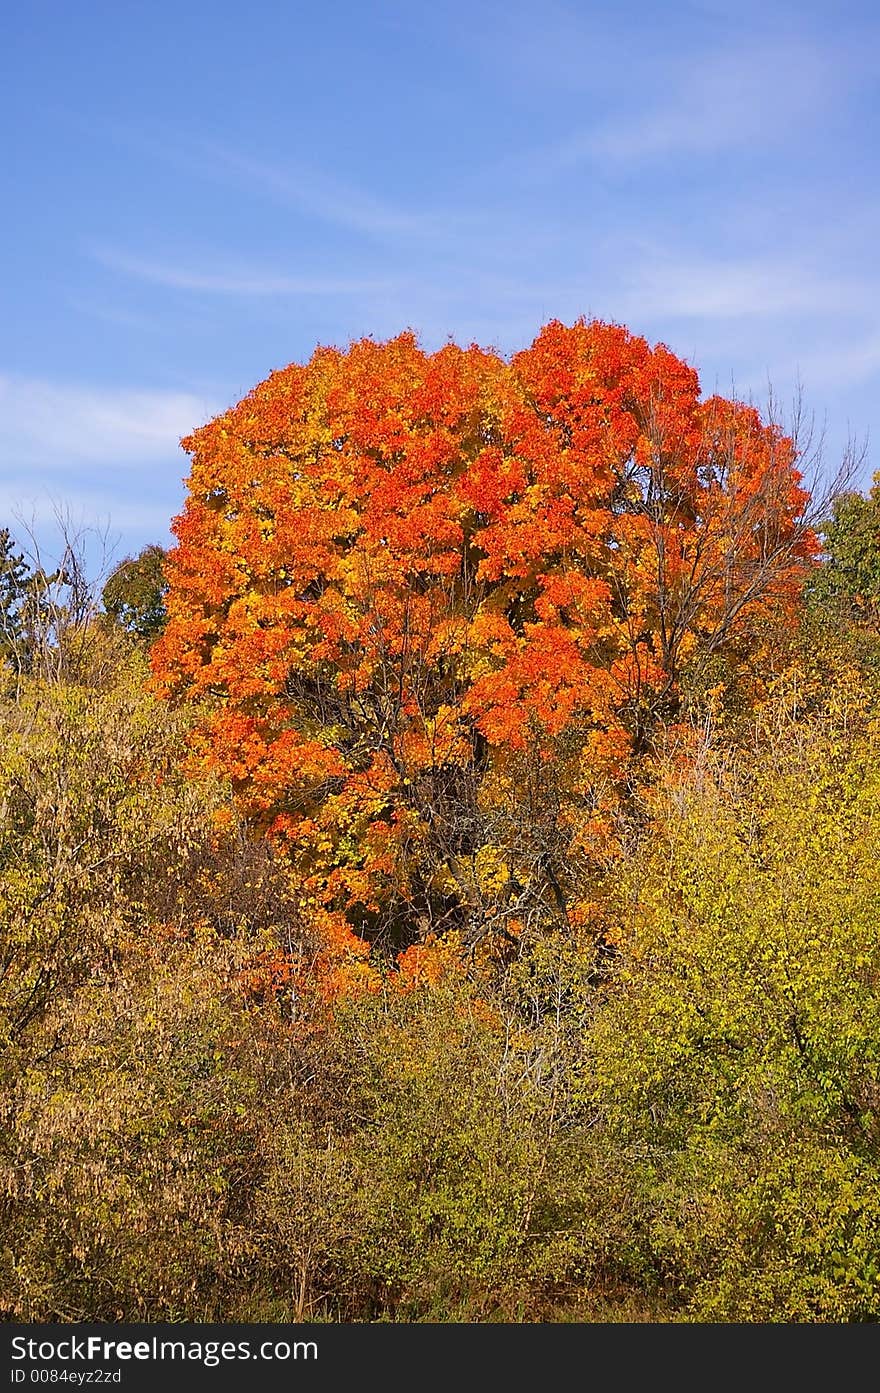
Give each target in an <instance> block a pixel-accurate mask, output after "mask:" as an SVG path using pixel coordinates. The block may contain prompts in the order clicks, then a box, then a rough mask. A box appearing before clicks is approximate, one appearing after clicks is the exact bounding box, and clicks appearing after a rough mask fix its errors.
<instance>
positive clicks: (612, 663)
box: [153, 321, 817, 958]
mask: <svg viewBox="0 0 880 1393" xmlns="http://www.w3.org/2000/svg"><path fill="white" fill-rule="evenodd" d="M184 444H185V447H186V448H187V450H188V451H189V452H190V453H191V455H192V460H193V464H192V473H191V476H190V479H189V495H188V498H187V501H186V506H185V509H184V512H183V515H182V516H181V517H180V518H178V519H177V521H176V523H175V531H176V535H177V538H178V545H177V547H176V549H175V550H173V551H172V552H171V554H170V557H169V558H168V562H167V567H166V572H167V577H168V581H169V591H168V595H167V600H166V604H167V611H168V625H167V629H166V631H165V633H164V635H163V636H162V638H161V639H160V640H159V642H158V644H157V645H156V647H155V649H154V654H153V669H154V677H155V681H156V683H157V686H158V689H159V690H160V691H161V692H162V693H163V694H164V695H167V696H178V697H179V696H188V697H207V698H208V699H209V700H208V703H207V708H208V709H209V711H210V715H209V716H208V717H207V718H206V720H205V722H203V724H202V727H201V744H200V746H199V747H198V748H199V750H200V752H201V756H202V757H203V759H204V761H205V762H206V764H207V765H209V766H211V767H213V768H214V769H215V770H217V771H218V772H220V773H222V774H224V775H227V776H230V777H231V779H232V781H233V786H234V788H235V790H236V792H237V794H238V797H239V800H240V805H241V807H242V808H243V809H244V810H245V812H246V813H247V814H248V815H249V816H251V817H252V818H254V819H256V820H257V822H258V823H260V824H261V825H263V826H265V827H266V828H267V829H268V830H269V831H270V833H271V834H272V835H273V836H274V837H275V838H277V839H279V840H281V841H283V842H284V843H285V844H286V845H287V846H288V847H289V849H290V851H291V853H292V861H293V864H295V866H296V867H297V874H298V876H299V883H300V888H301V893H302V899H303V904H304V905H308V906H309V912H310V913H311V915H312V917H313V919H314V921H315V923H316V924H317V926H318V927H319V928H320V929H321V930H322V932H323V934H324V937H325V940H326V941H327V942H330V943H333V944H334V945H335V950H338V951H339V952H347V953H351V954H354V955H355V957H358V956H360V957H361V958H362V957H363V955H364V953H365V951H366V945H367V941H369V940H371V939H373V938H375V937H376V936H378V935H381V934H383V933H384V934H385V935H387V936H388V938H389V941H390V942H391V943H392V945H393V946H396V947H398V948H401V947H403V948H405V947H406V946H407V945H408V944H410V943H414V942H417V941H420V940H424V939H425V938H426V937H428V936H429V935H436V934H438V933H440V934H443V933H446V932H448V931H450V930H454V931H456V932H462V931H463V932H464V933H465V936H466V937H467V936H468V935H470V937H471V939H474V938H477V937H479V936H480V935H481V934H482V933H484V932H485V931H486V926H487V913H488V911H487V905H488V904H490V903H491V905H492V909H491V916H492V917H493V921H498V922H499V923H503V927H504V931H505V932H506V933H507V934H508V935H509V936H511V935H512V936H515V935H516V933H517V931H518V925H520V924H521V922H522V919H523V916H524V915H525V916H528V915H534V914H535V913H538V914H541V913H544V914H549V915H555V916H557V917H558V916H560V915H561V916H562V917H563V918H565V916H568V917H569V918H570V919H572V921H573V922H577V916H578V912H579V911H578V907H577V905H576V904H575V902H574V899H573V892H572V890H571V887H570V885H569V884H568V882H567V881H566V871H565V865H566V864H567V863H566V858H569V859H570V857H571V856H572V855H573V854H574V855H580V856H581V857H582V858H589V856H591V855H594V856H595V855H598V854H601V851H602V848H603V846H605V845H606V844H607V838H608V835H609V827H610V825H611V823H612V821H613V817H614V812H615V808H616V807H617V806H618V802H619V798H620V794H621V789H625V788H626V787H627V786H628V784H629V785H631V782H632V777H633V769H634V768H635V766H636V764H637V761H638V760H639V759H640V758H641V757H642V756H644V754H645V753H646V751H649V750H650V748H651V745H652V739H653V736H654V732H655V730H656V729H657V727H658V725H659V724H660V723H661V722H663V723H665V724H666V725H667V726H668V724H669V723H670V722H674V721H675V719H676V718H677V715H678V713H679V709H680V704H681V696H682V683H683V681H684V680H685V679H686V678H687V677H688V675H689V674H693V673H694V672H696V671H698V670H699V669H700V667H701V665H703V666H705V665H706V664H707V663H709V662H712V661H717V660H718V659H719V658H720V657H726V658H727V659H729V660H730V661H731V662H733V663H736V662H738V661H740V660H741V659H742V657H743V655H744V654H748V653H749V652H750V651H753V650H754V649H755V647H756V645H757V644H758V643H759V641H760V635H761V633H762V632H764V631H766V627H767V624H768V622H769V621H772V620H775V619H778V618H779V617H780V616H784V615H785V614H786V613H787V612H788V611H790V609H791V607H792V606H794V605H795V604H796V603H797V600H798V596H799V594H800V589H801V586H802V582H803V577H804V573H805V570H807V569H808V568H809V567H810V565H811V563H812V560H813V558H814V556H815V554H816V551H817V543H816V539H815V537H814V535H813V533H812V531H811V530H810V529H809V527H808V526H807V525H806V523H805V521H804V514H805V508H806V504H807V494H806V492H805V490H804V489H803V488H802V486H801V478H800V474H799V472H798V469H797V455H796V450H795V447H794V445H793V443H792V441H791V440H790V439H788V438H787V437H786V436H785V435H784V434H783V433H782V432H781V430H780V429H778V428H777V427H776V426H775V425H773V424H766V423H764V422H762V420H761V418H760V417H759V414H758V413H757V411H756V410H754V409H753V408H752V407H749V406H746V405H742V404H740V403H737V402H734V401H728V400H725V399H722V398H720V397H718V396H712V397H709V398H708V399H703V398H702V397H701V393H700V384H699V381H698V377H697V374H696V372H695V371H694V370H693V369H692V368H691V367H689V366H688V365H687V364H685V363H684V362H682V361H681V360H680V359H679V358H677V357H675V356H674V354H672V353H671V352H670V351H669V350H668V349H667V348H665V347H664V346H662V345H658V346H656V347H651V346H649V344H648V343H647V342H646V341H645V340H644V339H642V338H639V337H636V336H635V335H633V334H631V333H630V332H629V331H628V330H627V329H625V328H623V327H620V326H617V325H611V324H604V323H597V322H592V323H587V322H583V321H580V322H578V323H576V324H575V325H573V326H572V327H566V326H564V325H562V324H561V323H558V322H553V323H550V324H548V325H547V326H545V328H544V329H543V330H542V331H541V333H540V334H539V335H538V337H537V339H536V340H535V342H534V344H533V345H532V346H531V348H529V349H527V350H526V351H524V352H521V353H518V354H516V355H515V356H514V357H513V358H512V359H511V360H509V361H507V360H505V359H503V358H502V357H500V356H499V355H498V354H496V353H494V352H489V351H485V350H483V349H480V348H478V347H476V346H472V347H470V348H467V349H462V348H459V347H457V346H455V345H453V344H449V345H447V346H446V347H444V348H442V349H441V350H440V351H438V352H435V353H426V352H424V351H423V350H422V349H421V348H420V346H419V344H418V343H417V341H416V339H415V338H414V337H413V336H412V335H411V334H403V335H401V336H400V337H398V338H396V339H393V340H391V341H390V342H387V343H376V342H374V341H372V340H363V341H361V342H358V343H355V344H353V345H352V346H351V347H350V349H349V350H348V351H345V352H343V351H339V350H336V349H331V348H321V349H318V350H317V351H316V352H315V354H314V355H313V357H312V359H311V361H310V362H309V363H307V364H306V365H299V364H292V365H291V366H289V367H287V368H285V369H283V370H281V371H278V372H275V373H273V374H272V375H271V376H270V377H269V378H268V379H267V380H266V381H265V382H263V383H261V384H260V385H259V386H258V387H256V388H255V389H254V390H253V391H252V392H251V393H250V394H249V395H248V396H247V397H246V398H244V400H243V401H241V402H240V403H239V404H238V405H237V406H236V407H234V408H233V409H231V410H229V411H227V412H226V413H224V414H223V415H221V416H219V417H217V418H216V419H215V420H214V421H212V422H210V423H209V424H208V425H206V426H204V427H202V428H201V429H200V430H197V431H196V432H194V434H193V435H191V436H190V437H189V438H188V439H187V440H186V441H184ZM524 800H525V802H526V803H528V807H527V808H526V811H525V813H524V814H522V808H523V806H524ZM517 809H519V812H518V811H517ZM520 814H522V815H520ZM526 824H527V825H528V835H527V836H526V835H525V834H524V833H523V827H524V826H525V825H526ZM536 828H538V829H539V831H540V835H539V834H538V832H536V830H535V829H536ZM487 886H488V887H489V890H488V891H487ZM489 891H491V893H489ZM496 927H497V924H496Z"/></svg>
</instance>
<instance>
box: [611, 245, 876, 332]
mask: <svg viewBox="0 0 880 1393" xmlns="http://www.w3.org/2000/svg"><path fill="white" fill-rule="evenodd" d="M628 276H629V284H628V285H626V286H625V287H624V289H623V292H622V294H620V295H619V296H618V304H619V305H620V307H621V311H622V312H623V313H624V314H628V315H634V316H650V317H652V318H658V317H663V318H665V319H688V318H694V319H713V318H717V319H727V318H731V319H739V318H744V317H757V316H779V315H797V314H809V315H816V314H839V313H842V312H854V311H858V310H859V309H860V308H862V307H863V306H864V304H865V296H866V293H868V290H869V287H868V286H867V285H866V282H865V278H864V277H858V276H853V277H848V276H845V275H842V274H841V273H840V272H839V271H836V270H829V269H828V268H827V267H823V266H810V265H807V264H798V263H797V262H791V261H785V260H783V259H782V258H778V257H764V258H751V259H723V258H705V257H703V258H698V257H694V258H693V259H690V260H675V261H673V260H664V259H658V260H650V259H649V260H647V261H642V262H641V263H640V262H638V261H635V262H634V263H633V264H632V266H631V269H630V270H629V271H628Z"/></svg>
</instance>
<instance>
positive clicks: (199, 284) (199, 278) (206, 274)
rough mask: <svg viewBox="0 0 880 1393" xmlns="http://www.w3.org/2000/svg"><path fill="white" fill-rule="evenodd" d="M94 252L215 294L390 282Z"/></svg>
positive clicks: (158, 281)
mask: <svg viewBox="0 0 880 1393" xmlns="http://www.w3.org/2000/svg"><path fill="white" fill-rule="evenodd" d="M91 254H92V256H93V257H94V258H95V260H96V261H98V262H99V263H100V264H101V265H102V266H105V267H107V269H108V270H112V271H119V272H122V273H123V274H124V275H128V276H135V277H137V279H139V280H144V281H149V282H150V283H151V284H153V285H164V286H168V287H169V289H172V290H187V291H195V292H203V293H206V294H215V295H355V294H364V293H374V292H376V293H377V292H381V291H383V290H384V289H386V288H387V285H388V282H387V281H382V280H375V279H371V278H369V277H352V278H348V277H333V276H329V277H324V276H311V275H309V276H290V275H282V274H275V273H274V272H267V271H264V270H254V269H250V268H240V267H239V268H235V267H233V268H225V269H219V270H196V269H193V268H191V267H187V266H176V265H171V264H169V263H167V262H162V261H153V260H150V259H148V258H143V257H138V256H130V255H129V254H128V253H126V252H122V251H118V250H116V249H115V248H113V247H107V246H100V245H98V246H93V247H92V248H91Z"/></svg>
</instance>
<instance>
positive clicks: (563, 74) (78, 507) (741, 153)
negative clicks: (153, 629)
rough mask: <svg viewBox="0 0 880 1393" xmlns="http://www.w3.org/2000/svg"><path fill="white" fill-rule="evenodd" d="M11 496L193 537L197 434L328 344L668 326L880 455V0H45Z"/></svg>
mask: <svg viewBox="0 0 880 1393" xmlns="http://www.w3.org/2000/svg"><path fill="white" fill-rule="evenodd" d="M3 27H4V34H3V54H2V57H0V78H2V81H0V108H2V116H3V125H4V130H5V131H6V133H7V135H6V149H5V157H4V160H3V166H2V173H0V181H2V187H3V206H4V209H5V212H4V216H3V217H2V219H0V253H2V264H3V275H2V287H0V293H2V310H0V523H2V522H3V521H5V522H7V524H10V525H11V526H12V528H13V530H14V531H21V525H20V523H19V519H24V520H26V521H28V522H29V523H31V525H32V526H33V528H34V530H35V531H36V533H37V535H38V538H41V539H42V541H43V545H44V546H49V545H50V540H49V539H50V538H51V536H52V530H53V529H52V524H51V517H52V514H53V511H54V510H56V509H58V508H61V509H62V510H66V511H67V512H68V513H69V515H70V517H71V519H72V520H73V522H74V523H75V524H76V525H84V526H90V525H96V526H98V527H107V526H108V525H109V529H110V532H111V535H112V536H113V537H115V539H116V555H117V558H118V557H120V556H122V555H124V554H125V553H126V552H130V551H133V550H136V549H138V548H139V547H140V546H142V545H143V544H144V543H145V542H148V541H154V540H155V541H159V542H161V543H163V544H167V542H168V540H169V537H168V523H169V520H170V518H171V516H172V515H173V514H174V513H175V512H176V511H178V510H179V508H180V506H181V503H182V500H183V494H184V488H183V483H182V479H183V477H184V476H185V474H186V471H187V459H186V456H185V455H184V454H183V452H182V451H181V450H180V448H179V445H178V440H179V437H180V436H181V435H182V434H184V433H186V432H187V431H189V430H190V429H192V428H193V427H194V426H196V425H198V424H200V423H201V422H202V421H204V420H206V419H208V418H209V417H210V416H211V415H213V414H215V413H216V412H217V411H219V410H221V409H223V408H224V407H226V406H228V405H230V404H231V403H232V402H234V401H236V400H238V399H239V397H241V396H242V395H243V394H244V393H245V392H246V391H248V390H249V389H250V387H251V386H253V385H254V383H256V382H257V381H259V380H260V379H261V378H263V377H265V376H266V375H267V373H269V372H270V371H271V370H272V369H273V368H276V367H280V366H283V365H284V364H285V363H288V362H290V361H292V360H302V359H304V358H306V357H308V356H309V354H310V353H311V351H312V349H313V348H314V346H315V344H316V343H336V344H340V345H344V344H345V343H347V342H348V341H349V340H350V339H351V338H354V337H359V336H361V335H363V334H372V335H374V336H376V337H380V338H382V337H387V336H388V335H391V334H394V333H396V332H398V331H399V330H401V329H402V328H405V327H412V328H414V329H416V330H417V331H418V332H419V334H420V336H421V338H422V341H423V343H425V345H426V346H428V347H433V346H436V345H439V344H441V343H443V342H444V341H445V340H446V339H447V338H449V337H453V338H455V339H456V340H458V341H460V342H470V341H471V340H477V341H479V342H481V343H484V344H491V345H494V346H496V347H498V348H499V349H501V350H502V351H504V352H509V351H511V350H514V349H516V348H519V347H522V346H524V345H525V344H527V343H529V342H530V341H531V339H532V338H533V337H534V335H535V333H536V332H537V330H538V328H539V326H540V325H541V324H542V323H543V322H545V321H546V320H547V319H550V318H554V317H555V318H561V319H563V320H566V321H571V320H572V319H574V318H576V317H577V316H578V315H579V314H587V315H598V316H600V317H602V318H607V319H614V320H617V321H619V322H623V323H626V324H628V325H629V326H630V327H631V328H632V329H634V330H635V331H637V332H639V333H643V334H645V335H647V336H648V337H649V338H650V339H652V340H657V339H662V340H663V341H665V342H666V343H668V344H669V345H670V347H671V348H672V349H674V350H675V351H676V352H678V353H680V354H681V355H682V356H684V357H685V358H687V359H688V360H689V361H690V362H692V363H693V364H694V365H695V366H696V367H697V368H698V369H699V371H700V375H701V379H702V381H703V385H704V388H705V389H706V390H714V389H716V388H717V389H719V390H722V391H724V392H731V391H734V392H735V393H736V394H737V395H739V396H742V397H749V396H752V397H753V398H754V399H756V400H757V401H758V402H761V401H763V400H764V399H765V398H766V393H767V384H768V381H769V382H770V383H772V386H773V389H774V393H775V394H776V396H777V397H778V398H779V400H780V401H781V402H782V403H783V405H784V404H785V403H787V402H788V401H790V399H791V396H792V393H793V392H794V390H795V387H796V384H797V382H798V381H800V382H801V383H802V386H803V394H804V400H805V403H806V406H807V407H808V408H809V410H810V411H811V412H813V413H815V416H816V418H817V422H818V424H819V426H820V427H821V426H822V425H823V424H824V426H825V431H826V451H825V453H826V459H827V461H828V468H829V469H831V468H833V466H834V465H835V464H836V463H837V461H838V459H839V456H840V454H841V452H842V450H843V447H844V444H845V441H846V439H847V436H848V435H849V434H853V435H855V436H857V437H863V436H865V435H866V434H868V435H869V437H870V441H871V442H872V443H871V444H869V455H868V458H867V460H866V462H865V464H864V466H863V468H862V470H861V473H860V475H859V477H858V480H857V482H858V483H859V484H860V485H865V484H867V483H868V482H869V480H870V473H871V470H872V469H876V468H880V445H878V442H880V258H878V246H880V182H878V175H880V154H878V152H880V7H878V6H877V5H876V4H875V3H862V4H847V3H846V0H842V2H841V3H835V4H831V3H827V4H819V5H814V4H810V3H803V2H799V3H791V4H783V3H775V2H774V0H769V2H768V3H765V4H753V3H751V0H736V3H727V0H693V3H683V2H682V0H676V2H675V3H668V4H658V3H656V0H633V3H630V4H628V5H609V4H608V3H607V0H604V3H592V0H590V3H568V4H564V3H554V0H550V2H549V3H548V2H547V0H542V3H541V4H540V5H539V4H537V3H518V0H503V3H496V2H495V0H467V3H464V2H461V0H435V3H431V4H429V3H420V0H377V3H369V0H360V3H355V0H325V3H322V4H318V3H314V0H312V2H311V3H293V2H292V0H288V3H276V4H268V3H264V0H251V2H250V3H249V4H248V5H244V4H242V3H238V4H232V3H229V2H228V0H212V3H201V4H199V3H192V0H179V3H174V4H172V3H169V0H147V3H142V2H141V0H113V2H112V3H105V0H88V3H84V4H79V5H74V4H71V3H70V0H65V2H64V3H58V2H57V0H56V2H55V3H44V0H27V3H26V4H19V5H13V6H10V7H8V8H7V10H6V12H5V16H4V26H3Z"/></svg>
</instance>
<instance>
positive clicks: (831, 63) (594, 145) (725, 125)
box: [530, 39, 859, 175]
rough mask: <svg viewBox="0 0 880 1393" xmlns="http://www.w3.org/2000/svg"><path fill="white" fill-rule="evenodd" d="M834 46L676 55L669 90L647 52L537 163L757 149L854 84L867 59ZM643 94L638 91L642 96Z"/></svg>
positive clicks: (554, 166)
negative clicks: (599, 108)
mask: <svg viewBox="0 0 880 1393" xmlns="http://www.w3.org/2000/svg"><path fill="white" fill-rule="evenodd" d="M840 57H841V56H840V54H839V53H836V52H835V50H834V46H833V44H832V45H829V44H825V45H824V46H820V45H819V44H818V43H815V42H810V41H808V40H796V39H795V40H791V39H789V40H786V41H783V40H780V39H774V40H765V41H760V40H758V39H755V40H754V41H753V42H751V43H749V44H742V43H740V44H738V45H736V46H735V47H733V48H732V49H729V50H725V51H709V50H707V51H704V52H702V53H690V54H689V55H687V58H686V59H685V58H676V57H674V56H672V57H670V56H667V57H666V58H665V60H664V62H663V64H662V76H663V82H662V87H661V88H660V90H659V91H658V90H657V87H658V84H657V82H656V77H655V75H654V74H653V73H652V69H651V64H650V63H649V62H648V63H646V62H645V56H644V55H640V56H639V57H638V58H636V59H635V64H636V68H637V69H640V70H641V71H640V72H638V74H637V80H635V81H633V82H631V83H629V84H625V85H624V86H623V88H622V90H624V91H625V93H626V96H627V102H626V104H625V105H621V104H619V98H618V97H617V96H616V95H615V94H611V95H610V96H607V97H606V98H605V99H604V102H603V105H605V107H606V110H605V111H604V113H603V114H597V116H596V117H595V118H594V119H593V120H592V121H591V122H590V123H589V124H587V125H585V126H583V127H582V128H580V129H578V130H575V131H572V132H570V133H569V134H568V135H567V136H564V137H562V138H560V139H559V140H558V141H556V142H555V143H554V144H552V145H549V146H547V147H545V148H543V149H542V150H541V151H536V152H533V153H532V155H531V157H530V162H531V163H534V164H535V165H536V167H537V168H538V169H543V171H544V172H545V173H551V174H555V175H558V174H561V173H563V172H565V171H567V170H570V169H573V168H575V167H576V166H578V165H581V164H583V163H585V162H588V161H593V160H595V161H600V162H602V163H604V164H609V163H610V164H616V163H621V164H631V163H634V162H635V163H638V162H645V161H650V160H653V159H657V158H660V157H667V156H668V157H675V156H687V155H691V156H700V155H702V156H708V155H712V154H718V153H722V152H724V151H727V150H735V149H742V148H747V149H749V150H750V152H752V154H753V155H755V156H756V157H757V156H760V155H761V153H762V152H764V151H766V150H768V149H771V148H774V147H776V146H778V145H780V144H781V143H787V142H788V141H790V140H791V138H792V136H793V135H794V134H797V133H799V132H803V131H805V130H806V129H808V128H809V127H811V126H812V125H813V124H814V123H815V122H816V121H817V120H820V119H821V116H822V113H823V112H824V111H826V110H828V108H829V107H831V106H833V104H834V102H835V101H836V100H838V99H839V96H840V93H841V83H842V81H843V77H842V74H843V73H844V72H845V73H846V80H847V82H848V83H850V84H852V83H853V81H854V79H856V78H857V74H858V67H859V65H858V63H853V62H851V61H850V59H849V56H847V62H846V64H845V65H842V64H841V61H840ZM633 97H635V100H633Z"/></svg>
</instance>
